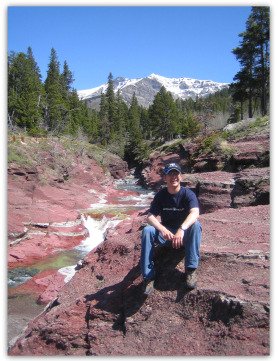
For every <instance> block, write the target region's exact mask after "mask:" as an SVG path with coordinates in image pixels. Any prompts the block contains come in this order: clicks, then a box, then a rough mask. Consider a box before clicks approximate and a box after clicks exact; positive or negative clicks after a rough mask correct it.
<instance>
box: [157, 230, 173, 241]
mask: <svg viewBox="0 0 278 361" xmlns="http://www.w3.org/2000/svg"><path fill="white" fill-rule="evenodd" d="M160 233H161V235H162V237H163V238H164V239H166V240H167V241H172V240H173V239H174V237H175V236H174V235H173V233H172V232H170V231H169V230H168V229H167V228H165V227H164V229H163V230H161V232H160Z"/></svg>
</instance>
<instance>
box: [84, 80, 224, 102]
mask: <svg viewBox="0 0 278 361" xmlns="http://www.w3.org/2000/svg"><path fill="white" fill-rule="evenodd" d="M113 83H114V90H115V92H118V91H119V92H120V94H121V96H122V97H123V99H124V101H125V102H126V103H128V104H130V103H131V99H132V96H133V94H134V93H135V95H136V97H137V99H138V103H139V104H140V105H142V106H144V107H149V106H150V105H151V104H152V102H153V100H154V97H155V95H156V94H157V92H158V91H159V90H160V89H161V87H162V86H164V87H165V88H166V90H167V91H169V92H171V93H172V94H173V97H174V98H175V99H177V98H181V99H188V98H193V99H195V98H196V97H205V96H207V95H209V94H213V93H215V92H216V91H219V90H222V89H224V88H227V87H228V86H229V83H218V82H215V81H212V80H198V79H191V78H166V77H164V76H161V75H157V74H151V75H149V76H147V77H145V78H136V79H128V78H123V77H118V78H115V79H114V80H113ZM106 89H107V83H106V84H102V85H100V86H98V87H96V88H92V89H85V90H79V91H78V92H77V93H78V96H79V99H82V100H85V101H86V103H87V104H88V106H90V107H91V108H98V106H99V102H100V96H101V93H104V92H105V91H106Z"/></svg>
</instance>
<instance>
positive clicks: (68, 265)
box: [7, 176, 153, 344]
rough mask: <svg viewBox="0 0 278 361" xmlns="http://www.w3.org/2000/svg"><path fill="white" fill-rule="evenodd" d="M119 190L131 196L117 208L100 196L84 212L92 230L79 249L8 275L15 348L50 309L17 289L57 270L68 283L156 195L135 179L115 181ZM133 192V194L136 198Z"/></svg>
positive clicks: (117, 200)
mask: <svg viewBox="0 0 278 361" xmlns="http://www.w3.org/2000/svg"><path fill="white" fill-rule="evenodd" d="M115 187H116V189H119V190H121V191H127V196H120V197H116V198H115V199H114V200H113V204H109V203H107V201H106V196H105V195H99V198H100V200H99V202H98V203H96V204H91V206H90V207H89V208H88V209H87V210H83V212H82V213H84V214H87V216H83V215H82V221H83V224H84V226H85V227H86V228H87V229H88V232H89V236H88V237H87V238H86V239H84V240H83V241H82V242H81V243H80V244H79V245H78V246H77V247H74V248H73V249H71V250H61V251H60V252H56V253H55V255H50V256H48V257H46V258H45V259H44V260H42V261H39V262H36V263H34V264H32V265H31V266H29V267H18V268H15V269H12V270H9V271H8V320H7V321H8V322H7V326H8V343H9V344H12V343H13V342H14V340H15V338H17V337H18V335H20V334H21V332H22V331H23V329H24V328H25V327H26V326H27V324H28V322H29V321H30V320H32V319H34V318H35V317H36V316H37V315H38V314H39V313H41V312H42V311H43V310H44V308H45V307H46V305H39V304H37V302H36V301H37V295H32V294H22V293H20V291H18V292H17V287H18V286H20V285H21V284H23V283H25V282H26V281H27V280H29V279H31V278H32V277H33V276H34V275H36V274H38V273H40V272H42V271H46V270H57V271H58V272H59V273H61V274H62V275H64V277H65V278H64V281H65V283H66V282H68V281H69V280H70V279H71V278H72V277H73V275H74V274H75V272H76V271H75V267H76V265H77V264H78V262H79V261H80V260H82V259H83V258H84V257H85V255H86V254H87V253H89V252H90V251H91V250H93V249H94V248H96V247H97V246H98V245H99V244H101V243H102V242H103V241H104V239H105V235H106V232H107V230H108V229H109V228H113V227H115V226H116V225H117V224H118V223H119V222H121V221H122V220H123V219H124V218H126V217H128V212H129V211H130V210H134V209H138V210H140V209H143V208H146V207H147V206H148V205H149V203H150V200H151V198H152V196H153V192H150V191H149V190H146V189H144V188H142V187H141V186H139V185H137V181H136V179H135V178H134V177H133V176H129V177H126V178H125V179H124V180H118V181H115ZM91 192H94V191H93V190H92V191H91ZM131 192H133V193H132V195H131V194H130V193H131ZM121 193H122V192H121Z"/></svg>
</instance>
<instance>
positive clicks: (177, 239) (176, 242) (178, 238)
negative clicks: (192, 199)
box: [172, 207, 200, 248]
mask: <svg viewBox="0 0 278 361" xmlns="http://www.w3.org/2000/svg"><path fill="white" fill-rule="evenodd" d="M199 214H200V212H199V208H197V207H196V208H191V209H190V212H189V214H188V216H187V217H186V219H185V220H184V221H183V222H182V224H181V225H180V228H179V229H178V230H177V233H176V234H175V236H174V238H173V241H172V244H173V248H180V247H181V246H182V243H183V236H184V230H186V229H188V228H189V227H190V226H191V225H192V224H193V223H194V222H195V221H196V220H197V219H198V218H199ZM182 228H184V230H183V229H182Z"/></svg>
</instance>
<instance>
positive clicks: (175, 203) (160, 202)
mask: <svg viewBox="0 0 278 361" xmlns="http://www.w3.org/2000/svg"><path fill="white" fill-rule="evenodd" d="M191 208H199V203H198V200H197V197H196V195H195V193H194V192H193V191H192V190H191V189H189V188H185V187H181V189H180V190H179V192H178V193H176V194H170V193H169V192H168V190H167V188H162V189H161V190H160V191H159V192H157V194H156V195H155V196H154V199H153V201H152V203H151V206H150V213H151V214H153V215H154V216H158V215H159V216H160V217H161V223H162V224H163V225H164V226H165V227H170V228H171V227H172V228H179V227H180V226H181V224H182V223H183V222H184V220H185V218H186V217H187V216H188V214H189V211H190V209H191Z"/></svg>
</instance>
